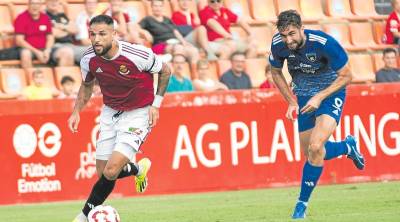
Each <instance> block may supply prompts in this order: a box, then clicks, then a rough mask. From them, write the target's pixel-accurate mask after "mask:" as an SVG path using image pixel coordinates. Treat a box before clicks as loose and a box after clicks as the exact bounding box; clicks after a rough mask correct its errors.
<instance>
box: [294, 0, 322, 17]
mask: <svg viewBox="0 0 400 222" xmlns="http://www.w3.org/2000/svg"><path fill="white" fill-rule="evenodd" d="M300 9H301V12H302V14H303V17H304V18H305V19H309V20H316V21H321V20H322V19H326V16H325V14H324V12H323V11H324V10H323V7H322V1H321V0H300Z"/></svg>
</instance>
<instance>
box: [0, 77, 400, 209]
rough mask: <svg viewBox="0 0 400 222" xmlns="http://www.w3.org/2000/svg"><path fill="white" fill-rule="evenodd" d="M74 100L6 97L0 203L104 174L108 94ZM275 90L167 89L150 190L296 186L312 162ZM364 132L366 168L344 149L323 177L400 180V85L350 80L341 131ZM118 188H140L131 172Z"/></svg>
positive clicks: (86, 183) (50, 193) (87, 184)
mask: <svg viewBox="0 0 400 222" xmlns="http://www.w3.org/2000/svg"><path fill="white" fill-rule="evenodd" d="M73 102H74V101H73V100H51V101H31V102H28V101H1V102H0V124H1V126H2V127H1V140H0V162H1V163H2V168H0V172H1V174H2V175H4V176H3V179H2V183H1V189H0V197H1V198H0V204H13V203H29V202H43V201H56V200H72V199H84V198H86V196H87V195H88V193H89V191H90V190H91V188H92V185H93V183H94V182H95V181H96V179H97V176H96V172H95V171H96V168H95V140H96V136H97V133H98V130H99V126H98V122H99V119H98V118H99V113H100V109H101V106H102V102H101V99H100V98H96V99H92V101H91V102H90V104H89V106H88V108H87V109H85V110H84V111H83V112H82V113H81V123H80V126H79V132H78V133H76V134H72V133H71V132H70V131H69V130H68V128H67V119H68V117H69V115H70V112H71V110H72V106H73ZM286 108H287V105H286V104H285V102H284V101H283V99H282V97H281V96H280V95H279V93H278V92H277V91H275V90H272V91H261V90H252V91H229V92H216V93H187V94H169V95H167V96H166V98H165V101H164V104H163V108H161V110H160V121H159V123H158V125H157V126H156V128H154V129H153V131H152V132H151V134H150V136H149V137H148V138H147V140H146V142H145V144H144V145H143V147H142V150H143V153H142V154H139V155H138V157H137V158H139V159H140V158H142V157H143V156H147V157H149V158H150V159H151V160H152V163H153V164H152V169H151V171H150V175H149V184H150V185H149V188H148V190H147V192H146V194H161V193H180V192H196V191H216V190H230V189H248V188H260V187H277V186H292V185H296V184H299V181H300V179H301V178H300V176H301V169H302V166H303V163H304V157H303V156H302V153H301V150H300V146H299V141H298V139H297V136H298V135H297V134H298V132H297V130H296V124H297V123H296V122H295V123H292V122H290V121H288V120H286V119H285V118H284V114H285V111H286ZM349 133H351V134H353V135H355V136H356V137H357V138H359V140H360V149H361V151H362V153H363V154H364V155H365V157H366V169H365V170H364V171H358V170H356V169H355V167H354V166H353V165H352V162H351V161H350V160H348V159H346V158H340V159H336V160H332V161H328V162H326V164H325V168H324V173H323V176H322V178H321V183H325V184H328V183H348V182H359V181H376V180H395V179H400V165H399V164H398V163H399V161H400V85H396V84H394V85H390V84H376V85H370V86H368V85H360V86H351V87H349V89H348V96H347V102H346V104H345V107H344V112H343V116H342V121H341V123H340V126H338V128H337V130H336V133H335V135H334V136H333V137H332V139H333V140H341V139H343V138H344V137H345V136H346V134H349ZM112 195H114V196H130V195H135V189H134V182H133V179H132V178H126V179H122V180H120V181H118V183H117V186H116V189H115V190H114V192H113V194H112Z"/></svg>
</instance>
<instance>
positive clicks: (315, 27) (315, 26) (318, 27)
mask: <svg viewBox="0 0 400 222" xmlns="http://www.w3.org/2000/svg"><path fill="white" fill-rule="evenodd" d="M304 27H305V28H306V29H311V30H322V25H320V24H305V25H304Z"/></svg>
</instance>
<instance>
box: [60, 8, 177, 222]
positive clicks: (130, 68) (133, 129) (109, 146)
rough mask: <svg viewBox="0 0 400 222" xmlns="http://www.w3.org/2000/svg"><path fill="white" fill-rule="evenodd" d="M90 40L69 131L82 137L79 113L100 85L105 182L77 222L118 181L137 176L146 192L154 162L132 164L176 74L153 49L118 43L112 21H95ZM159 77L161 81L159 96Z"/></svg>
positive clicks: (100, 167) (99, 152)
mask: <svg viewBox="0 0 400 222" xmlns="http://www.w3.org/2000/svg"><path fill="white" fill-rule="evenodd" d="M89 37H90V40H91V42H92V46H91V47H89V48H88V49H87V51H86V52H85V53H84V56H83V58H82V59H81V64H80V66H81V72H82V78H83V80H82V84H81V87H80V89H79V93H78V97H77V99H76V101H75V107H74V110H73V112H72V114H71V116H70V118H69V119H68V126H69V128H70V130H71V131H72V132H74V133H76V132H78V125H79V121H80V116H79V112H80V111H81V110H82V109H83V108H84V106H85V104H86V103H87V102H88V101H89V99H90V97H91V95H92V91H93V86H94V82H95V80H96V79H97V81H98V82H99V85H100V89H101V92H102V94H103V102H104V106H103V108H102V111H101V115H100V133H99V138H98V140H97V146H96V169H97V174H98V176H99V179H98V181H97V182H96V183H95V184H94V186H93V189H92V191H91V193H90V195H89V198H88V199H87V201H86V203H85V205H84V207H83V209H82V212H81V213H80V214H79V215H78V216H77V217H76V218H75V219H74V222H82V221H87V215H88V214H89V211H90V210H91V209H93V208H94V207H95V206H97V205H100V204H102V203H103V202H104V201H105V199H106V198H107V196H108V195H109V194H110V193H111V192H112V190H113V188H114V185H115V182H116V180H117V179H118V178H123V177H127V176H135V177H134V178H135V180H136V181H135V183H136V191H137V192H144V191H145V189H146V187H147V172H148V171H149V169H150V166H151V162H150V160H149V159H148V158H143V159H142V160H140V161H139V162H138V163H137V164H136V163H132V162H131V160H132V159H133V157H134V155H135V154H136V153H137V152H138V151H139V149H140V146H141V145H142V143H143V142H144V140H145V138H146V136H147V135H148V133H149V132H150V130H151V128H152V127H154V126H155V125H156V123H157V120H158V118H159V108H160V105H161V102H162V99H163V95H164V93H165V91H166V88H167V85H168V81H169V77H170V74H171V72H170V70H169V68H168V66H167V65H166V64H165V63H162V62H161V61H160V60H159V59H158V57H157V56H156V55H155V54H154V53H153V52H152V51H151V50H150V49H148V48H146V47H144V46H141V45H134V44H130V43H127V42H123V41H119V40H117V39H116V31H115V29H114V21H113V19H112V18H111V17H109V16H107V15H99V16H96V17H94V18H93V19H92V20H91V21H90V24H89ZM156 73H159V74H160V76H159V79H158V86H157V92H156V95H155V96H154V89H153V74H156Z"/></svg>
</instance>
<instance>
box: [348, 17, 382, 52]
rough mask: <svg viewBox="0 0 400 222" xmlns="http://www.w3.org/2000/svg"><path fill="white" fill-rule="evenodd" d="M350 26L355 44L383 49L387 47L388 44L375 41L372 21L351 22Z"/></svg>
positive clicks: (367, 47)
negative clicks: (379, 43)
mask: <svg viewBox="0 0 400 222" xmlns="http://www.w3.org/2000/svg"><path fill="white" fill-rule="evenodd" d="M349 28H350V37H351V42H352V43H353V45H356V46H359V47H362V48H365V49H372V50H381V49H384V48H386V47H387V46H386V45H378V44H376V43H375V41H374V34H373V33H372V26H371V23H369V22H351V23H350V25H349Z"/></svg>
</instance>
